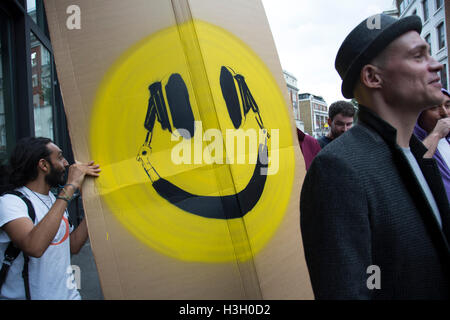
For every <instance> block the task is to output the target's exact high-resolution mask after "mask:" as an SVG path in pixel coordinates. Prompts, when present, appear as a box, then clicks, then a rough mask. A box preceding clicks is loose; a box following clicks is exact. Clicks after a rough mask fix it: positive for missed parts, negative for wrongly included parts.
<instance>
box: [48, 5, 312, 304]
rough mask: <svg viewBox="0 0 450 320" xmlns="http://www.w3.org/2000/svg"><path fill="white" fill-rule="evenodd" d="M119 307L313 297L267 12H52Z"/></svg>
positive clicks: (221, 8)
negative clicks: (124, 302)
mask: <svg viewBox="0 0 450 320" xmlns="http://www.w3.org/2000/svg"><path fill="white" fill-rule="evenodd" d="M45 8H46V12H47V18H48V21H49V28H50V35H51V40H52V45H53V49H54V53H55V60H56V67H57V73H58V78H59V80H60V84H61V90H62V95H63V100H64V106H65V110H66V114H67V119H68V126H69V132H70V136H71V141H72V145H73V148H74V154H75V157H76V158H77V159H78V160H80V161H88V160H90V159H93V160H95V161H96V162H97V163H99V164H100V165H101V167H102V174H101V177H100V178H98V179H96V180H95V181H94V180H93V179H89V180H88V181H86V183H85V186H84V190H83V201H84V207H85V211H86V213H87V221H88V228H89V235H90V240H91V244H92V248H93V253H94V256H95V261H96V264H97V268H98V271H99V277H100V282H101V286H102V289H103V294H104V296H105V298H106V299H311V298H313V296H312V290H311V285H310V282H309V276H308V272H307V268H306V263H305V260H304V255H303V247H302V241H301V235H300V226H299V197H300V187H301V183H302V181H303V177H304V174H305V169H304V162H303V159H302V156H301V153H300V148H299V146H298V142H297V138H296V132H295V124H294V120H293V115H292V110H291V108H290V107H288V106H289V104H288V103H287V102H288V97H287V90H286V84H285V83H284V79H283V77H282V71H281V67H280V63H279V60H278V56H277V53H276V50H275V46H274V42H273V39H272V35H271V32H270V29H269V26H268V22H267V19H266V16H265V13H264V8H263V6H262V4H261V2H260V1H237V0H233V1H226V2H224V1H215V0H214V1H200V0H173V1H169V0H152V1H148V0H133V1H132V2H129V1H121V0H96V1H91V0H84V1H73V0H70V1H66V0H46V1H45Z"/></svg>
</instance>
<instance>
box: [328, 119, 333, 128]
mask: <svg viewBox="0 0 450 320" xmlns="http://www.w3.org/2000/svg"><path fill="white" fill-rule="evenodd" d="M332 122H333V121H332V120H331V118H328V126H330V127H331V123H332Z"/></svg>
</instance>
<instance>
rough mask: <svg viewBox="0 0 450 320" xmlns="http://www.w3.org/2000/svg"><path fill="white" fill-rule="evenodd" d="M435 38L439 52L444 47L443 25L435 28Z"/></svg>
mask: <svg viewBox="0 0 450 320" xmlns="http://www.w3.org/2000/svg"><path fill="white" fill-rule="evenodd" d="M436 30H437V37H438V48H439V50H440V49H442V48H443V47H445V32H444V23H443V22H441V23H440V24H439V25H438V26H437V27H436Z"/></svg>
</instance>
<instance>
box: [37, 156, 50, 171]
mask: <svg viewBox="0 0 450 320" xmlns="http://www.w3.org/2000/svg"><path fill="white" fill-rule="evenodd" d="M38 167H39V168H40V169H41V170H42V171H44V172H48V170H49V165H48V162H47V160H45V159H41V160H39V162H38Z"/></svg>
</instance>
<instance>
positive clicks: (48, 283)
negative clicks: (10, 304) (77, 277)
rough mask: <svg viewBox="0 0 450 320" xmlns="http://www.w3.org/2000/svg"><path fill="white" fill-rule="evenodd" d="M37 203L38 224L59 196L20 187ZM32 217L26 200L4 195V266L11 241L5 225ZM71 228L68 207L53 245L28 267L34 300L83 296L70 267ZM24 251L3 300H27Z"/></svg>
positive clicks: (0, 234) (0, 237)
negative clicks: (23, 276) (75, 285)
mask: <svg viewBox="0 0 450 320" xmlns="http://www.w3.org/2000/svg"><path fill="white" fill-rule="evenodd" d="M17 191H20V192H21V193H23V194H24V195H25V196H26V197H27V198H28V199H30V201H31V203H32V204H33V207H34V211H35V212H36V221H35V225H36V224H38V223H39V221H41V220H42V219H43V218H44V217H45V215H46V214H47V213H48V211H49V208H51V207H52V205H53V204H54V203H55V201H56V198H55V196H54V195H53V194H52V193H51V192H49V194H48V195H43V194H39V193H36V192H35V193H33V192H32V191H31V190H30V189H28V188H26V187H21V188H18V189H17ZM23 217H25V218H28V209H27V205H26V204H25V202H24V201H23V200H22V199H20V198H19V197H17V196H15V195H9V194H6V195H4V196H2V197H0V265H1V264H2V263H3V258H4V254H5V250H6V248H7V246H8V244H9V242H10V241H11V240H10V239H9V237H8V235H7V234H6V232H4V231H3V230H2V229H1V227H2V226H3V225H5V224H6V223H8V222H10V221H12V220H15V219H18V218H23ZM71 231H72V228H70V224H69V220H68V214H67V210H66V211H65V212H64V216H63V218H62V220H61V225H60V227H59V230H58V232H57V233H56V236H55V238H54V239H53V241H52V243H51V244H50V246H49V247H48V248H47V250H46V251H45V252H44V254H43V255H42V256H41V257H40V258H33V257H30V262H29V266H28V270H29V272H28V273H29V279H30V280H29V281H30V295H31V299H32V300H79V299H81V296H80V294H79V292H78V290H77V289H76V288H75V287H74V285H73V281H72V280H73V278H72V272H71V266H70V237H69V236H70V232H71ZM23 261H24V259H23V254H22V253H21V254H20V255H19V256H18V257H17V258H16V260H15V261H14V262H13V264H12V266H11V268H10V269H9V272H8V276H7V277H6V281H5V283H4V284H3V286H2V289H1V292H0V299H25V287H24V282H23V278H22V269H23Z"/></svg>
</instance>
